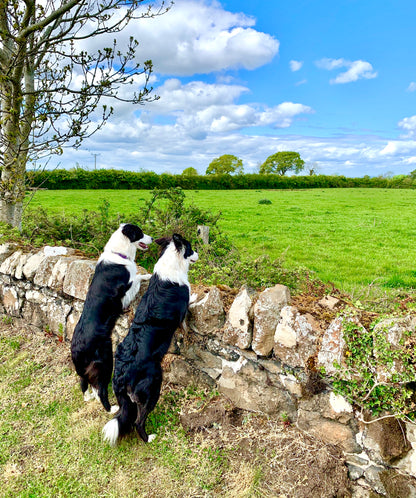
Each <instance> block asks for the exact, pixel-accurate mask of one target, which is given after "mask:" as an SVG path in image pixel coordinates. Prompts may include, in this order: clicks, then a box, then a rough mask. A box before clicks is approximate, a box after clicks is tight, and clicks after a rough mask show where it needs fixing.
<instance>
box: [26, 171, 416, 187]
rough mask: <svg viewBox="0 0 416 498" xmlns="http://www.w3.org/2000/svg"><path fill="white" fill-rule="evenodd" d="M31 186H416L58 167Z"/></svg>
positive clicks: (407, 181)
mask: <svg viewBox="0 0 416 498" xmlns="http://www.w3.org/2000/svg"><path fill="white" fill-rule="evenodd" d="M27 185H28V187H32V188H33V187H41V188H47V189H50V190H60V189H62V190H65V189H138V190H140V189H154V188H163V189H165V188H170V187H181V188H183V189H189V190H221V189H224V190H226V189H302V188H351V187H369V188H415V187H416V181H415V182H414V181H413V180H412V179H411V178H410V177H408V176H404V175H402V176H397V177H394V178H381V177H369V176H366V177H363V178H347V177H345V176H325V175H313V176H278V175H259V174H247V175H235V176H230V175H201V176H185V175H170V174H166V173H163V174H161V175H158V174H156V173H153V172H152V171H145V172H143V171H141V172H133V171H123V170H114V169H98V170H93V171H88V170H84V169H70V170H66V169H56V170H53V171H27Z"/></svg>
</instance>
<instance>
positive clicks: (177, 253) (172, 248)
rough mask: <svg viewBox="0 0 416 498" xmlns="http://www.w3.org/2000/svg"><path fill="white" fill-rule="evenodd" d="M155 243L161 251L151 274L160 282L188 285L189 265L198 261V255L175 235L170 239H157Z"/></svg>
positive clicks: (180, 236) (180, 237)
mask: <svg viewBox="0 0 416 498" xmlns="http://www.w3.org/2000/svg"><path fill="white" fill-rule="evenodd" d="M155 242H156V243H157V244H158V245H159V246H160V247H161V249H162V250H161V253H160V257H159V260H158V261H157V263H156V264H155V267H154V269H153V273H154V274H156V275H158V276H159V278H160V279H162V280H170V281H171V282H176V283H178V284H180V285H189V282H188V269H189V265H190V264H191V263H195V261H196V260H197V259H198V253H197V252H195V251H193V250H192V247H191V244H190V243H189V242H188V241H187V240H186V239H184V238H183V237H182V235H179V234H177V233H175V234H174V235H173V236H172V237H171V238H163V239H158V240H156V241H155Z"/></svg>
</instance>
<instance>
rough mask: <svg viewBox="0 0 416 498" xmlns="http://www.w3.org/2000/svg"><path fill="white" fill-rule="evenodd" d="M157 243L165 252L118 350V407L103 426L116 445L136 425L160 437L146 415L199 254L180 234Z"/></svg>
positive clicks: (115, 386) (181, 315)
mask: <svg viewBox="0 0 416 498" xmlns="http://www.w3.org/2000/svg"><path fill="white" fill-rule="evenodd" d="M155 242H156V243H157V244H159V245H160V246H161V247H162V251H161V255H160V257H159V260H158V261H157V263H156V264H155V267H154V270H153V275H152V278H151V279H150V283H149V288H148V289H147V291H146V293H145V294H144V296H143V298H142V300H141V301H140V303H139V305H138V307H137V310H136V314H135V317H134V320H133V323H132V324H131V327H130V330H129V333H128V334H127V336H126V338H125V339H124V341H123V342H121V343H120V344H119V345H118V346H117V350H116V354H115V366H114V376H113V391H114V394H115V395H116V398H117V401H118V404H119V406H120V410H119V412H118V413H117V415H116V416H115V417H114V418H113V419H112V420H110V421H109V422H108V423H107V424H106V425H105V426H104V428H103V436H104V440H105V441H107V442H108V443H110V445H112V446H114V445H115V444H116V442H117V439H118V438H119V437H121V436H124V435H126V434H128V433H130V432H131V431H132V430H133V429H134V428H136V430H137V432H138V434H139V436H140V437H141V438H142V440H143V441H144V442H148V441H149V442H150V441H152V440H153V439H154V438H155V437H156V436H155V435H154V434H152V435H150V436H148V434H147V433H146V430H145V424H146V419H147V416H148V414H149V413H150V412H151V411H152V410H153V409H154V407H155V406H156V403H157V401H158V399H159V396H160V389H161V384H162V368H161V361H162V358H163V357H164V355H165V354H166V352H167V350H168V348H169V345H170V342H171V340H172V336H173V334H174V332H175V330H176V329H177V328H178V327H179V325H180V324H181V323H182V322H183V320H184V319H185V315H186V312H187V310H188V305H189V297H190V285H189V282H188V268H189V264H190V263H194V262H195V261H196V260H197V259H198V253H196V252H194V251H193V250H192V248H191V245H190V243H189V242H188V241H186V240H185V239H184V238H183V237H182V236H181V235H178V234H174V235H173V236H172V238H169V239H159V240H156V241H155Z"/></svg>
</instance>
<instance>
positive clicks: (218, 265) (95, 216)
mask: <svg viewBox="0 0 416 498" xmlns="http://www.w3.org/2000/svg"><path fill="white" fill-rule="evenodd" d="M167 176H168V175H167ZM185 200H186V196H185V193H184V191H183V190H182V189H181V188H169V189H154V190H153V191H152V195H151V197H150V199H149V200H147V201H144V203H143V204H142V205H141V206H139V208H138V209H137V210H136V212H135V213H133V214H131V215H127V216H125V217H123V219H122V218H121V217H120V215H113V216H111V215H110V214H109V206H110V205H109V203H108V201H104V202H103V203H102V205H101V206H100V207H99V209H98V211H97V212H95V211H87V210H84V211H83V212H82V213H81V214H80V215H78V216H76V215H75V216H66V215H65V214H59V215H50V214H49V213H47V211H46V210H45V209H43V208H37V209H32V210H31V211H30V214H29V215H28V216H26V217H25V219H24V225H23V232H22V234H23V236H24V237H25V239H26V241H27V242H29V243H30V244H31V245H34V246H41V245H44V244H51V245H59V244H64V245H67V246H71V247H75V248H77V249H80V250H82V251H83V252H84V253H85V254H87V255H88V256H91V257H98V255H99V254H100V253H101V251H102V249H103V247H104V245H105V244H106V242H107V240H108V237H109V234H110V233H112V232H113V231H114V230H116V229H117V227H118V226H119V224H120V223H121V222H123V221H129V223H136V224H137V225H139V226H140V227H141V228H142V229H143V231H144V232H145V233H148V234H149V235H152V236H154V237H162V236H170V235H172V234H173V233H175V232H178V233H181V234H182V235H183V236H184V237H186V238H187V239H188V240H189V241H190V242H191V244H192V246H193V247H194V248H195V250H197V251H198V253H199V255H200V259H199V261H198V263H197V264H196V265H193V266H192V267H191V270H190V278H191V281H193V282H199V283H205V284H207V285H211V284H224V285H229V286H230V287H240V286H241V285H243V284H247V285H249V286H251V287H256V288H259V287H266V286H271V285H275V284H276V283H282V284H285V285H288V286H289V287H292V288H297V286H298V285H299V283H300V282H301V281H302V278H303V276H305V275H306V271H303V270H298V271H289V270H287V269H285V268H284V267H283V260H275V261H272V260H271V259H270V258H269V257H268V256H261V257H260V258H257V259H255V260H249V259H248V258H243V257H242V256H241V254H240V253H239V251H238V250H237V249H236V247H235V246H234V245H233V243H232V242H231V241H230V239H229V238H228V237H227V236H226V235H224V234H223V233H221V231H220V229H219V227H218V225H217V222H218V220H219V219H220V213H217V214H213V213H211V212H210V211H205V210H202V209H200V208H198V207H197V206H196V205H194V204H193V203H190V204H187V203H186V202H185ZM198 225H208V226H209V227H210V243H209V244H208V245H205V244H203V243H202V241H201V240H200V239H199V238H198V236H197V226H198ZM9 235H10V234H9ZM14 236H15V237H17V236H18V235H17V232H15V233H14ZM157 250H158V249H157V246H156V245H155V244H152V245H151V246H150V249H149V251H147V252H146V253H145V254H143V253H139V254H140V256H139V257H140V264H141V265H142V266H144V267H145V268H148V269H151V268H152V267H153V264H154V263H155V262H156V259H157Z"/></svg>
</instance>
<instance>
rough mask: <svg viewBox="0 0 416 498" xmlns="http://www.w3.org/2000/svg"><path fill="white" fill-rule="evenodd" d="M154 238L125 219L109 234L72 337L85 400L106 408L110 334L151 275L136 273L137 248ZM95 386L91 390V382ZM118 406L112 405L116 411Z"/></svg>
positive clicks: (74, 358) (110, 365)
mask: <svg viewBox="0 0 416 498" xmlns="http://www.w3.org/2000/svg"><path fill="white" fill-rule="evenodd" d="M152 241H153V239H152V237H150V236H149V235H145V234H144V233H143V231H142V230H141V229H140V228H139V227H138V226H136V225H132V224H130V223H123V224H121V225H120V227H119V228H118V230H116V231H115V232H114V233H113V235H112V236H111V237H110V239H109V241H108V242H107V244H106V246H105V247H104V251H103V253H102V254H101V256H100V258H99V260H98V263H97V266H96V268H95V273H94V277H93V279H92V282H91V286H90V288H89V289H88V293H87V297H86V299H85V303H84V309H83V311H82V314H81V317H80V319H79V321H78V323H77V325H76V327H75V331H74V335H73V337H72V341H71V355H72V361H73V363H74V365H75V369H76V372H77V374H78V375H79V376H80V378H81V380H80V384H81V390H82V392H83V394H84V400H85V401H89V400H90V399H93V398H95V399H97V400H99V401H101V403H102V405H103V406H104V408H105V409H106V410H107V411H111V410H112V408H111V405H110V402H109V401H108V384H109V383H110V381H111V374H112V372H113V351H112V343H111V334H112V331H113V328H114V325H115V322H116V320H117V318H118V317H119V316H120V315H121V313H122V311H123V308H127V306H128V305H129V304H130V302H131V301H132V300H133V299H134V297H135V296H136V294H137V293H138V291H139V290H140V283H141V281H142V280H148V279H149V278H150V277H151V275H137V274H136V273H137V267H136V263H135V262H134V260H135V257H136V249H137V248H139V249H141V250H143V251H145V250H147V249H148V245H149V244H151V243H152ZM89 385H91V387H92V394H90V393H89V392H88V386H89ZM117 408H118V407H113V411H116V410H117Z"/></svg>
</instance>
